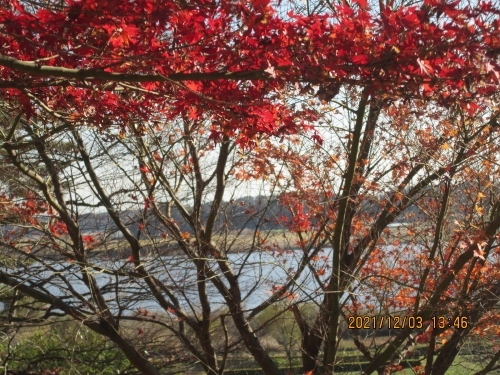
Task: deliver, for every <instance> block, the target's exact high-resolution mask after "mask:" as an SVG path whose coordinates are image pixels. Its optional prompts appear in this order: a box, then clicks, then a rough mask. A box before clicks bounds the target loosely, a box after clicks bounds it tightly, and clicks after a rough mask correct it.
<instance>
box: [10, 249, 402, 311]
mask: <svg viewBox="0 0 500 375" xmlns="http://www.w3.org/2000/svg"><path fill="white" fill-rule="evenodd" d="M400 247H401V245H400ZM384 248H385V249H387V250H394V247H393V246H385V247H384ZM301 255H302V252H301V251H298V250H296V251H281V252H253V253H237V254H231V255H229V263H230V265H231V267H232V268H233V270H234V272H235V273H236V274H237V275H238V279H239V282H240V288H241V292H242V298H243V301H244V306H245V307H246V308H252V307H255V306H257V305H259V304H260V303H262V302H263V301H265V300H266V299H267V298H269V296H270V295H271V293H272V291H273V290H275V289H276V288H279V287H280V286H281V285H283V284H285V283H286V282H288V280H290V278H291V277H292V276H293V275H294V272H295V270H296V269H297V267H298V264H299V262H300V259H301ZM318 255H319V256H318V258H317V259H315V260H314V261H312V263H313V264H314V266H315V270H318V269H321V271H320V272H317V271H314V273H313V271H312V270H311V269H309V268H306V269H305V270H304V272H303V273H302V275H301V276H300V277H299V279H298V280H297V282H295V283H294V285H293V287H292V288H291V289H290V291H291V293H293V294H292V295H290V299H294V300H296V301H299V300H308V301H311V300H317V301H319V299H320V298H321V296H322V294H323V293H322V287H321V284H324V283H325V282H326V280H327V279H328V277H329V275H330V269H329V265H330V263H331V260H330V259H331V249H329V248H326V249H324V250H323V252H321V253H320V254H318ZM94 262H95V264H96V265H98V266H99V267H102V268H106V269H108V270H112V271H123V272H133V271H134V266H133V264H132V263H130V262H128V260H127V259H117V260H111V259H100V260H94ZM209 262H213V263H212V268H213V269H214V270H217V269H218V267H217V265H216V263H215V261H214V260H209ZM145 266H146V268H147V269H148V271H149V272H150V273H151V274H153V275H154V276H155V277H157V278H158V279H159V280H161V281H162V282H163V283H164V284H165V285H167V286H168V288H169V289H170V290H171V291H172V293H173V294H174V295H175V296H176V297H177V298H178V300H179V303H180V304H181V306H183V307H184V308H185V309H186V310H188V311H189V310H190V311H191V312H196V311H199V310H200V304H199V302H198V301H199V299H198V294H197V280H196V270H195V269H194V266H193V264H192V262H191V261H189V260H188V259H187V258H186V257H185V256H162V257H159V258H156V259H151V260H146V261H145ZM10 272H12V273H16V274H18V275H20V276H22V277H23V278H24V279H25V280H26V283H30V284H31V285H36V286H37V288H38V289H40V290H42V291H44V292H47V293H51V294H53V295H56V296H59V297H62V298H64V300H65V302H66V303H70V304H72V305H74V306H77V307H80V306H82V300H79V299H78V298H76V297H75V295H80V298H81V299H83V300H86V301H90V300H91V294H90V291H89V290H88V288H87V287H86V286H85V284H84V283H83V281H82V279H81V271H80V268H79V267H78V266H77V265H75V264H72V263H69V262H61V261H54V260H46V261H44V263H43V264H40V263H35V264H32V265H30V266H29V267H26V268H22V269H16V270H15V271H14V270H10ZM91 272H92V273H93V274H94V277H95V279H96V280H97V283H98V285H99V287H100V289H101V291H102V293H103V294H104V296H105V298H106V300H107V302H108V304H109V307H110V308H111V309H112V311H114V312H118V311H123V312H124V313H131V312H136V311H137V309H139V308H141V309H147V310H151V311H155V310H163V309H162V308H161V307H160V306H159V305H158V303H157V302H156V301H155V300H154V298H153V296H152V295H151V294H150V293H149V292H148V288H147V287H146V285H145V282H144V281H143V280H140V279H137V278H130V277H126V276H117V275H109V274H107V273H105V272H102V271H101V270H98V269H91ZM323 272H324V274H323ZM219 276H220V278H221V280H225V278H224V276H223V275H220V271H219ZM225 284H226V286H229V285H228V284H227V282H225ZM208 294H209V297H210V302H211V304H212V305H213V306H214V310H215V309H216V308H217V307H219V308H224V300H223V297H222V296H221V295H220V294H219V293H218V291H217V290H216V288H215V287H214V286H213V284H212V283H210V282H209V283H208Z"/></svg>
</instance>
